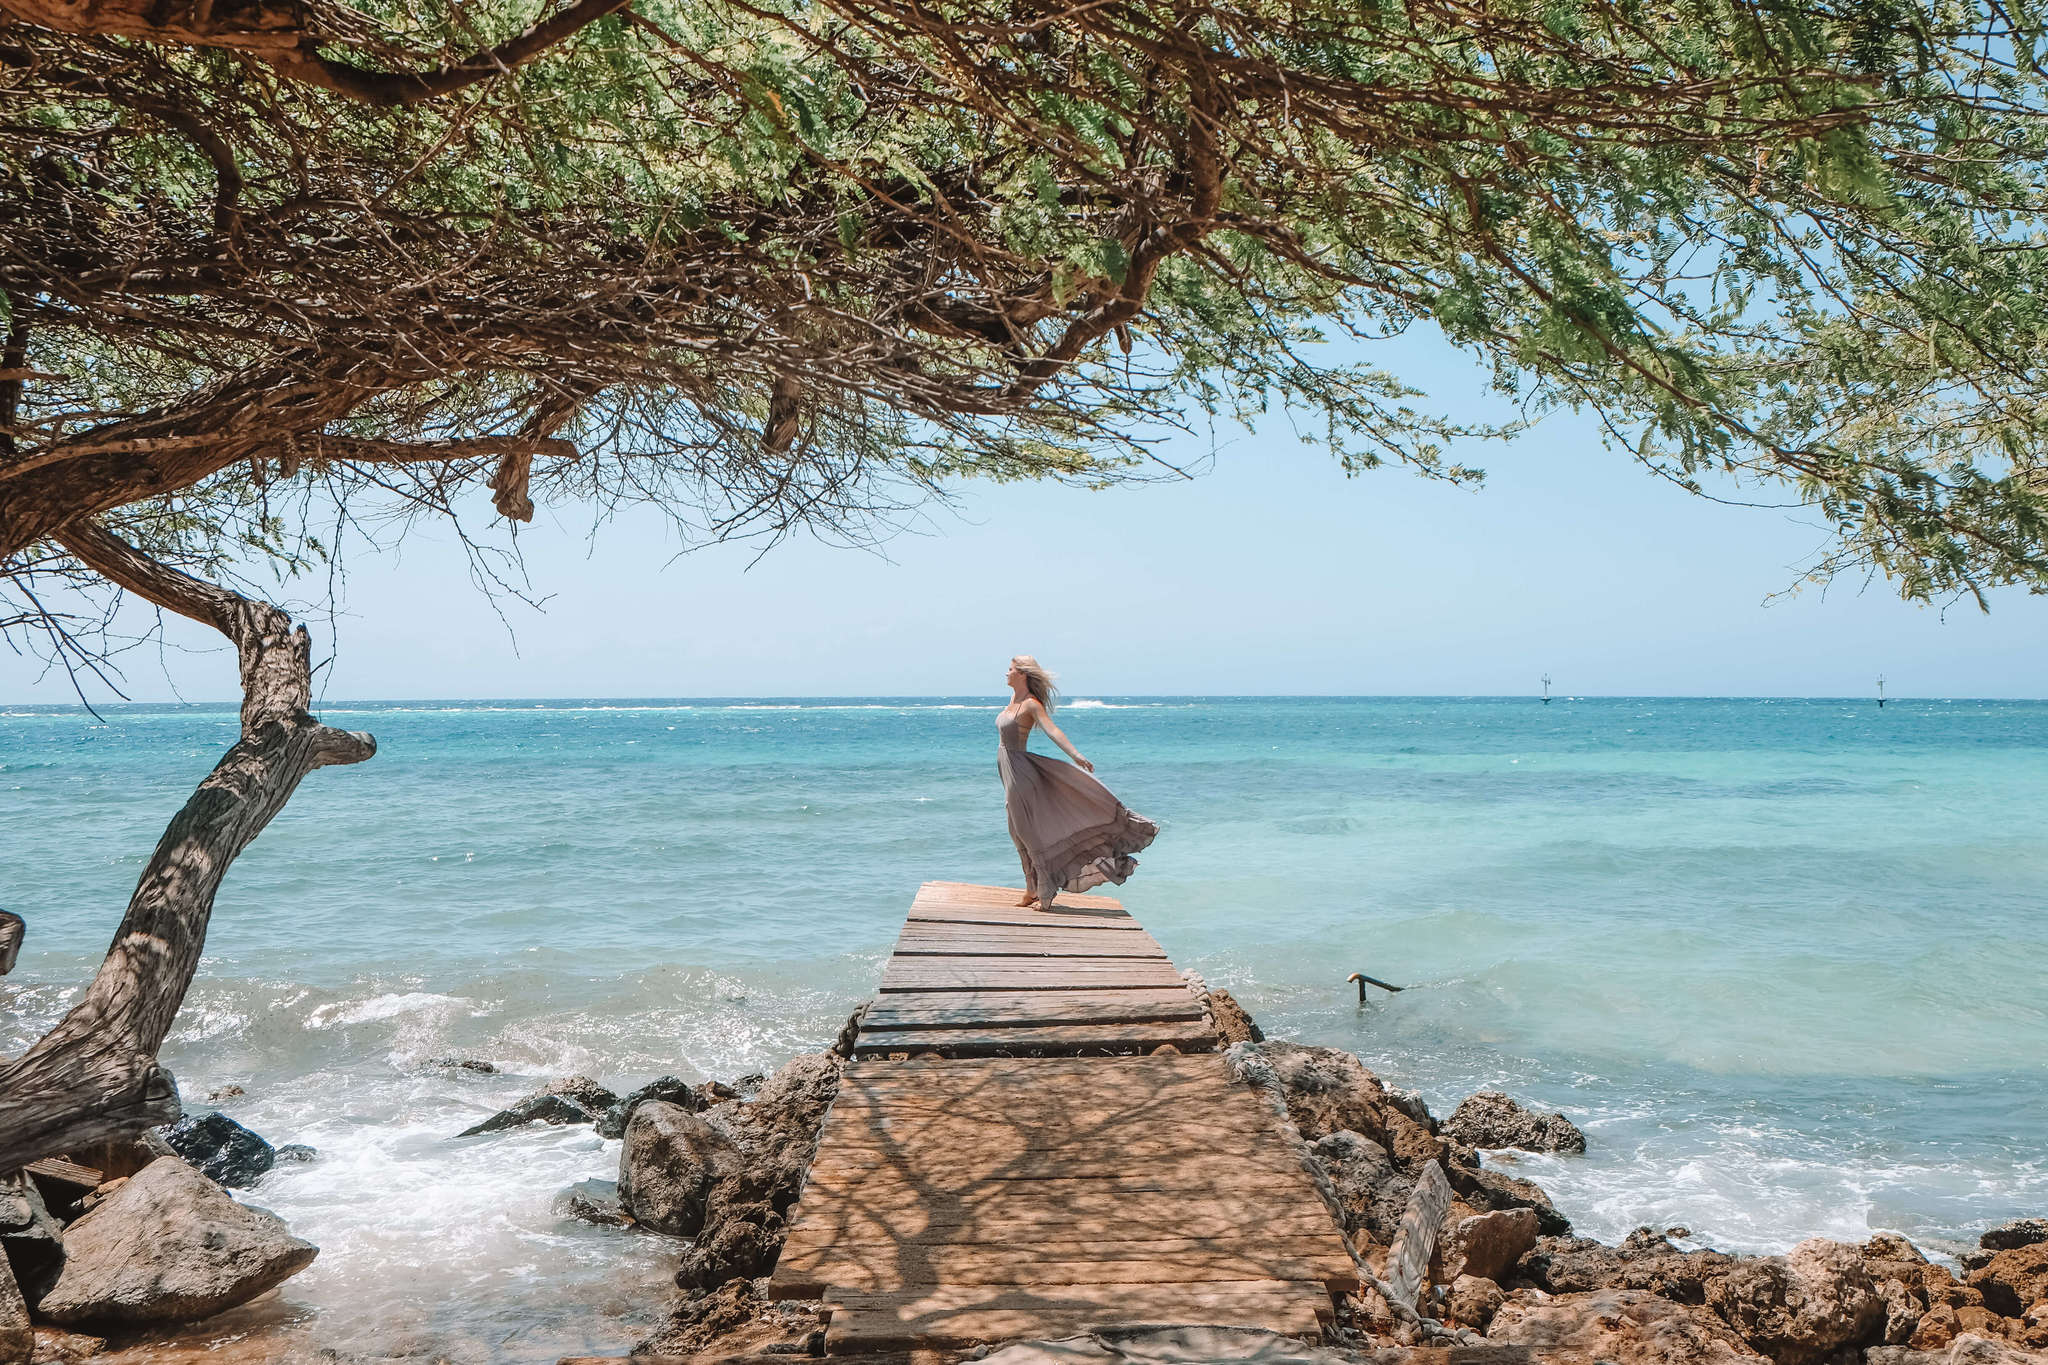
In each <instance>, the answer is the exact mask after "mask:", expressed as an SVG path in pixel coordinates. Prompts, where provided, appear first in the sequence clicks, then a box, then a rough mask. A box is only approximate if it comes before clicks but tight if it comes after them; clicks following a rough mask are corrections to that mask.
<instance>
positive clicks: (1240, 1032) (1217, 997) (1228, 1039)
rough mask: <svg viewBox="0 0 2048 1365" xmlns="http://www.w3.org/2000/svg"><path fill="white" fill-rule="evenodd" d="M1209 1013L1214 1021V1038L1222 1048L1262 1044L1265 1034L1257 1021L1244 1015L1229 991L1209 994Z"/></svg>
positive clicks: (1216, 991)
mask: <svg viewBox="0 0 2048 1365" xmlns="http://www.w3.org/2000/svg"><path fill="white" fill-rule="evenodd" d="M1209 1013H1210V1015H1211V1016H1213V1017H1214V1018H1215V1020H1216V1036H1217V1037H1219V1038H1221V1039H1222V1040H1223V1043H1224V1046H1226V1047H1228V1046H1229V1045H1230V1044H1232V1043H1263V1042H1265V1041H1266V1035H1265V1033H1264V1032H1263V1031H1262V1030H1261V1029H1260V1028H1259V1026H1258V1023H1257V1021H1255V1020H1254V1019H1253V1018H1252V1017H1251V1015H1249V1014H1247V1013H1245V1009H1244V1006H1242V1005H1240V1004H1238V1003H1237V997H1235V996H1233V995H1232V994H1231V993H1230V992H1229V991H1221V990H1212V991H1210V992H1209Z"/></svg>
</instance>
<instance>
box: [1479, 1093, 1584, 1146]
mask: <svg viewBox="0 0 2048 1365" xmlns="http://www.w3.org/2000/svg"><path fill="white" fill-rule="evenodd" d="M1443 1132H1444V1134H1445V1135H1446V1136H1448V1137H1452V1138H1455V1139H1457V1140H1458V1141H1459V1142H1462V1143H1464V1144H1465V1145H1466V1146H1467V1147H1519V1148H1521V1149H1522V1150H1523V1151H1525V1152H1572V1153H1580V1152H1584V1151H1585V1150H1586V1135H1585V1134H1584V1133H1582V1132H1580V1131H1579V1127H1578V1125H1577V1124H1575V1123H1573V1122H1572V1121H1571V1120H1570V1119H1568V1118H1566V1117H1565V1116H1564V1115H1563V1114H1538V1113H1535V1112H1533V1111H1531V1110H1529V1109H1525V1108H1524V1107H1523V1106H1522V1105H1520V1104H1518V1103H1516V1102H1515V1101H1514V1100H1512V1099H1509V1098H1508V1097H1507V1096H1506V1095H1503V1094H1502V1093H1501V1092H1500V1091H1498V1090H1482V1091H1480V1092H1479V1093H1478V1094H1476V1095H1473V1096H1471V1097H1469V1098H1468V1099H1467V1100H1466V1101H1465V1102H1464V1103H1463V1104H1461V1105H1459V1106H1458V1107H1457V1108H1456V1109H1455V1110H1453V1111H1452V1113H1451V1116H1450V1117H1449V1118H1447V1119H1445V1120H1444V1122H1443Z"/></svg>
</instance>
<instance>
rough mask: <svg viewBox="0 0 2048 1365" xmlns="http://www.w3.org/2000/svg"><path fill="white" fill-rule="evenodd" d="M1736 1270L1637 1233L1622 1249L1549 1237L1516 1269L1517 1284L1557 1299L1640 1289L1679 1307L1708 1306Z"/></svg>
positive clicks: (1726, 1259)
mask: <svg viewBox="0 0 2048 1365" xmlns="http://www.w3.org/2000/svg"><path fill="white" fill-rule="evenodd" d="M1735 1264H1736V1261H1735V1258H1734V1257H1732V1256H1727V1255H1724V1254H1723V1253H1721V1252H1718V1251H1680V1250H1679V1249H1678V1248H1677V1247H1675V1246H1672V1245H1671V1243H1670V1242H1668V1241H1665V1240H1664V1239H1662V1238H1657V1237H1651V1238H1643V1237H1639V1236H1637V1235H1636V1234H1634V1233H1631V1234H1630V1235H1629V1237H1628V1238H1627V1239H1625V1240H1624V1241H1623V1243H1622V1245H1621V1246H1619V1247H1610V1246H1603V1245H1602V1244H1601V1243H1599V1242H1596V1241H1594V1240H1592V1239H1591V1238H1589V1237H1558V1236H1544V1237H1539V1238H1538V1239H1537V1241H1536V1245H1535V1247H1534V1248H1533V1249H1532V1250H1530V1251H1529V1252H1528V1254H1526V1255H1524V1256H1523V1257H1522V1259H1521V1260H1520V1261H1519V1262H1517V1263H1516V1266H1515V1269H1514V1272H1513V1274H1514V1279H1513V1281H1512V1282H1513V1283H1515V1284H1518V1285H1520V1284H1528V1285H1532V1286H1534V1287H1535V1288H1537V1289H1541V1290H1544V1291H1546V1292H1548V1293H1552V1294H1583V1293H1586V1292H1588V1291H1591V1290H1595V1289H1640V1290H1643V1291H1645V1292H1647V1293H1651V1294H1655V1295H1657V1296H1658V1297H1660V1298H1666V1299H1670V1300H1671V1301H1672V1302H1674V1303H1686V1304H1704V1303H1705V1302H1706V1301H1707V1284H1708V1283H1709V1282H1710V1281H1712V1280H1715V1279H1718V1278H1720V1277H1721V1276H1723V1275H1725V1274H1727V1273H1728V1271H1729V1270H1731V1269H1732V1268H1734V1266H1735ZM1503 1283H1507V1281H1503Z"/></svg>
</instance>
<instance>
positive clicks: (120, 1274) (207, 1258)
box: [37, 1159, 319, 1325]
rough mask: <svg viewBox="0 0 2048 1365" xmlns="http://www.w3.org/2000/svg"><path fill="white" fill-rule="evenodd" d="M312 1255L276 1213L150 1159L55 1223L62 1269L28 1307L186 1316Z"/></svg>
mask: <svg viewBox="0 0 2048 1365" xmlns="http://www.w3.org/2000/svg"><path fill="white" fill-rule="evenodd" d="M317 1255H319V1248H317V1247H315V1246H314V1245H313V1244H312V1243H310V1242H302V1241H300V1240H299V1239H298V1238H296V1237H293V1236H292V1235H291V1234H290V1233H289V1232H287V1231H286V1229H285V1225H284V1220H283V1219H281V1218H279V1217H278V1216H277V1215H276V1214H274V1213H270V1212H267V1211H266V1210H263V1209H256V1208H250V1207H249V1206H248V1205H245V1204H238V1203H236V1202H235V1200H234V1198H233V1197H232V1196H231V1195H228V1194H226V1193H224V1192H223V1191H222V1190H221V1189H220V1187H219V1186H218V1185H216V1184H214V1183H213V1181H212V1180H211V1179H209V1178H208V1177H207V1176H205V1175H203V1174H201V1173H200V1172H199V1171H197V1170H194V1169H193V1168H192V1167H191V1166H189V1165H187V1164H186V1163H185V1162H183V1161H177V1160H169V1159H165V1160H158V1161H153V1162H151V1163H150V1164H149V1165H148V1166H145V1167H144V1168H143V1169H142V1170H140V1171H138V1172H137V1173H136V1174H135V1175H133V1176H131V1177H130V1178H129V1179H128V1181H127V1182H126V1183H125V1184H124V1185H122V1187H121V1188H120V1189H119V1190H117V1191H115V1192H114V1194H113V1195H112V1196H110V1197H109V1198H108V1199H107V1200H106V1201H105V1202H104V1203H102V1204H100V1205H99V1207H97V1208H95V1209H94V1210H93V1211H92V1212H91V1213H88V1214H86V1215H85V1216H84V1217H82V1218H80V1219H79V1220H78V1221H77V1222H75V1223H73V1224H72V1225H71V1226H70V1227H69V1228H67V1229H66V1230H65V1233H64V1268H63V1271H62V1273H61V1274H59V1275H58V1277H57V1282H56V1284H54V1285H53V1286H51V1288H50V1291H49V1292H48V1293H47V1294H45V1295H44V1296H43V1299H42V1302H41V1303H40V1304H38V1305H37V1311H38V1313H39V1314H40V1315H41V1316H42V1317H45V1318H47V1319H49V1320H50V1321H52V1322H56V1323H60V1324H66V1325H69V1324H74V1323H86V1322H106V1323H121V1324H131V1325H141V1324H154V1323H174V1322H190V1321H193V1320H195V1319H198V1318H205V1317H211V1316H212V1315H214V1314H215V1313H219V1312H221V1311H223V1310H225V1309H229V1308H233V1307H235V1306H236V1305H237V1304H243V1303H247V1302H248V1301H249V1300H250V1299H253V1298H255V1297H256V1296H257V1295H258V1294H261V1293H263V1292H265V1291H266V1290H269V1289H272V1288H275V1287H276V1286H277V1285H279V1284H282V1283H283V1282H284V1281H285V1280H287V1279H289V1278H291V1277H292V1276H293V1275H296V1274H297V1273H298V1272H299V1271H301V1270H304V1269H305V1268H306V1267H307V1266H308V1265H310V1264H312V1262H313V1258H314V1257H315V1256H317Z"/></svg>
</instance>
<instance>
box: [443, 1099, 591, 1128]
mask: <svg viewBox="0 0 2048 1365" xmlns="http://www.w3.org/2000/svg"><path fill="white" fill-rule="evenodd" d="M591 1121H592V1115H591V1113H590V1111H589V1110H588V1109H585V1108H584V1107H583V1106H582V1105H580V1104H578V1103H576V1101H574V1100H569V1099H564V1098H562V1097H561V1096H560V1095H550V1094H547V1093H546V1092H545V1091H543V1092H542V1093H540V1094H538V1095H528V1096H527V1097H526V1098H525V1099H523V1100H521V1101H519V1103H517V1104H515V1105H513V1106H512V1107H511V1108H510V1109H500V1110H499V1111H498V1112H497V1113H495V1114H493V1115H491V1116H490V1117H489V1118H487V1119H485V1120H484V1121H483V1122H482V1123H479V1124H476V1125H474V1126H473V1127H469V1128H465V1129H463V1130H462V1131H461V1132H459V1133H457V1134H456V1135H455V1136H457V1137H459V1138H466V1137H476V1136H477V1135H478V1134H480V1133H501V1132H503V1131H505V1130H506V1129H507V1128H519V1127H522V1126H524V1125H526V1124H529V1123H546V1124H551V1125H553V1126H554V1127H557V1128H559V1127H562V1126H563V1125H565V1124H571V1123H589V1122H591Z"/></svg>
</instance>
